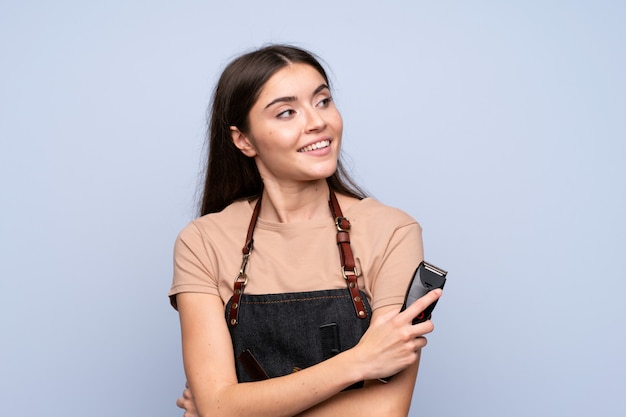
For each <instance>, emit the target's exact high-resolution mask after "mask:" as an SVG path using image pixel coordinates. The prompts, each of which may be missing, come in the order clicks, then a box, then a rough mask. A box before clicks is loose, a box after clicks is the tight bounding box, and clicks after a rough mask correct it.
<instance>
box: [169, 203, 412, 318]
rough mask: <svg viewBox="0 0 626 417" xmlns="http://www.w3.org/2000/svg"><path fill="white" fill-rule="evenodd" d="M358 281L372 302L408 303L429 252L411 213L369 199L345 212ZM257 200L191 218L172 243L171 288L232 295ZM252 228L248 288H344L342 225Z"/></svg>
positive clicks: (330, 221) (267, 290)
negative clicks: (339, 242)
mask: <svg viewBox="0 0 626 417" xmlns="http://www.w3.org/2000/svg"><path fill="white" fill-rule="evenodd" d="M343 214H344V216H345V217H346V218H348V220H350V223H351V224H352V228H351V229H350V241H351V246H352V251H353V253H354V258H355V261H356V264H357V268H358V272H359V274H360V276H359V278H358V283H359V288H360V289H361V290H363V291H364V292H365V294H366V295H367V297H368V300H369V301H370V303H371V306H372V309H377V308H379V307H383V306H387V305H393V304H398V305H399V304H402V302H403V301H404V294H405V292H406V289H407V286H408V283H409V281H410V279H411V277H412V276H413V272H414V271H415V268H417V266H418V264H419V263H420V262H421V261H422V259H423V257H424V256H423V248H422V229H421V227H420V225H419V224H418V223H417V222H416V221H415V220H414V219H413V218H412V217H411V216H409V215H408V214H406V213H404V212H403V211H401V210H398V209H395V208H392V207H388V206H385V205H383V204H381V203H379V202H378V201H376V200H374V199H372V198H365V199H363V200H360V201H358V202H357V203H355V204H353V205H352V206H351V207H349V208H348V209H347V210H345V211H344V213H343ZM251 216H252V206H251V205H250V203H249V202H248V201H236V202H234V203H233V204H231V205H229V206H228V207H226V208H225V209H224V210H223V211H221V212H219V213H211V214H208V215H206V216H202V217H200V218H198V219H196V220H194V221H192V222H191V223H190V224H189V225H188V226H187V227H185V228H184V229H183V230H182V232H181V233H180V234H179V236H178V238H177V240H176V244H175V247H174V279H173V283H172V287H171V290H170V292H169V295H170V297H171V298H172V302H173V305H174V306H175V297H173V296H175V295H176V294H178V293H182V292H197V293H207V294H214V295H216V296H219V297H220V298H221V299H222V301H223V302H224V304H226V303H227V302H228V300H229V299H230V297H231V296H232V294H233V283H234V280H235V277H236V276H237V275H238V273H239V268H240V267H241V260H242V252H241V250H242V248H243V246H244V244H245V240H246V233H247V230H248V225H249V223H250V218H251ZM262 216H263V213H261V215H260V218H259V220H258V222H257V225H256V229H255V231H254V248H253V250H252V253H251V255H250V259H249V263H248V270H247V275H248V284H247V286H246V293H247V294H272V293H284V292H302V291H315V290H324V289H337V288H346V283H345V280H344V278H343V276H342V273H341V264H340V258H339V249H338V248H337V243H336V234H337V228H336V227H335V223H334V219H333V218H332V217H331V215H330V211H329V214H328V219H327V220H318V221H309V222H303V223H275V222H269V221H265V220H263V217H262Z"/></svg>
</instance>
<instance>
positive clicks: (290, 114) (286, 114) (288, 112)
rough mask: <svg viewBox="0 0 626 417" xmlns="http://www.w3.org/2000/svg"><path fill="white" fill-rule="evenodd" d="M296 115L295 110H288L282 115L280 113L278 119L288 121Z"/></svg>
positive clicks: (282, 112)
mask: <svg viewBox="0 0 626 417" xmlns="http://www.w3.org/2000/svg"><path fill="white" fill-rule="evenodd" d="M294 114H296V111H295V110H293V109H288V110H283V111H281V112H280V113H278V114H277V115H276V117H277V118H279V119H288V118H289V117H291V116H293V115H294Z"/></svg>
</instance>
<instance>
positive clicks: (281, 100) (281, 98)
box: [265, 84, 330, 109]
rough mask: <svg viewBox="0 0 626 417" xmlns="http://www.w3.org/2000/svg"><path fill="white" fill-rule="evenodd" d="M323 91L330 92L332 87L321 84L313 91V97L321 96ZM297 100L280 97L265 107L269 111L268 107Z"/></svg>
mask: <svg viewBox="0 0 626 417" xmlns="http://www.w3.org/2000/svg"><path fill="white" fill-rule="evenodd" d="M323 90H330V87H328V85H326V84H320V85H319V86H318V87H317V88H316V89H315V90H313V94H312V95H313V96H315V95H317V94H319V93H320V92H322V91H323ZM296 100H297V97H296V96H287V97H278V98H275V99H274V100H272V101H271V102H270V103H269V104H268V105H267V106H265V108H266V109H267V108H268V107H270V106H273V105H274V104H276V103H291V102H293V101H296Z"/></svg>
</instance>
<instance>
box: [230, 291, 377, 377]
mask: <svg viewBox="0 0 626 417" xmlns="http://www.w3.org/2000/svg"><path fill="white" fill-rule="evenodd" d="M361 298H362V299H363V301H364V303H365V307H366V310H367V318H365V319H360V318H358V317H357V314H356V311H355V309H354V305H353V303H352V299H351V297H350V293H349V292H348V290H347V289H335V290H321V291H309V292H298V293H284V294H263V295H255V294H252V295H247V294H245V293H244V295H243V296H242V298H241V300H240V303H239V304H240V307H239V323H238V324H237V325H236V326H229V330H230V335H231V338H232V342H233V349H234V354H235V359H236V361H235V362H236V369H237V378H238V380H239V382H250V381H254V380H255V379H254V378H253V377H252V376H250V375H249V374H248V373H247V372H246V370H245V369H244V367H243V366H242V364H241V363H240V361H239V360H237V357H238V356H239V355H240V354H241V353H242V352H243V351H244V350H246V349H248V350H250V352H251V353H252V355H253V356H254V358H255V359H256V360H257V361H258V362H259V364H260V365H261V367H262V368H263V370H264V371H265V372H266V373H267V375H268V376H269V377H270V378H274V377H278V376H283V375H287V374H289V373H292V372H294V371H297V370H300V369H304V368H307V367H309V366H312V365H315V364H317V363H319V362H321V361H322V360H324V359H326V358H328V356H329V355H328V346H327V345H328V342H329V341H328V337H326V340H325V341H324V342H323V340H322V333H324V332H323V331H322V330H320V326H324V325H328V324H331V323H336V335H337V336H338V337H337V346H336V347H337V348H338V351H344V350H347V349H350V348H352V347H353V346H355V345H356V344H357V343H358V342H359V340H360V339H361V336H362V335H363V333H365V331H366V330H367V328H368V326H369V323H370V317H371V313H372V311H371V307H370V304H369V302H368V300H367V298H366V297H365V294H364V293H363V292H361ZM231 302H232V299H231V300H229V302H228V304H227V306H226V312H228V311H229V309H230V305H231ZM326 336H329V334H328V333H326ZM323 345H324V346H323ZM324 348H325V349H324ZM325 350H326V352H325Z"/></svg>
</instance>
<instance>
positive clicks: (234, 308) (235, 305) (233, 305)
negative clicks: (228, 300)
mask: <svg viewBox="0 0 626 417" xmlns="http://www.w3.org/2000/svg"><path fill="white" fill-rule="evenodd" d="M237 307H239V305H238V304H237V303H233V304H232V305H231V306H230V308H232V309H233V310H236V309H237Z"/></svg>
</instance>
